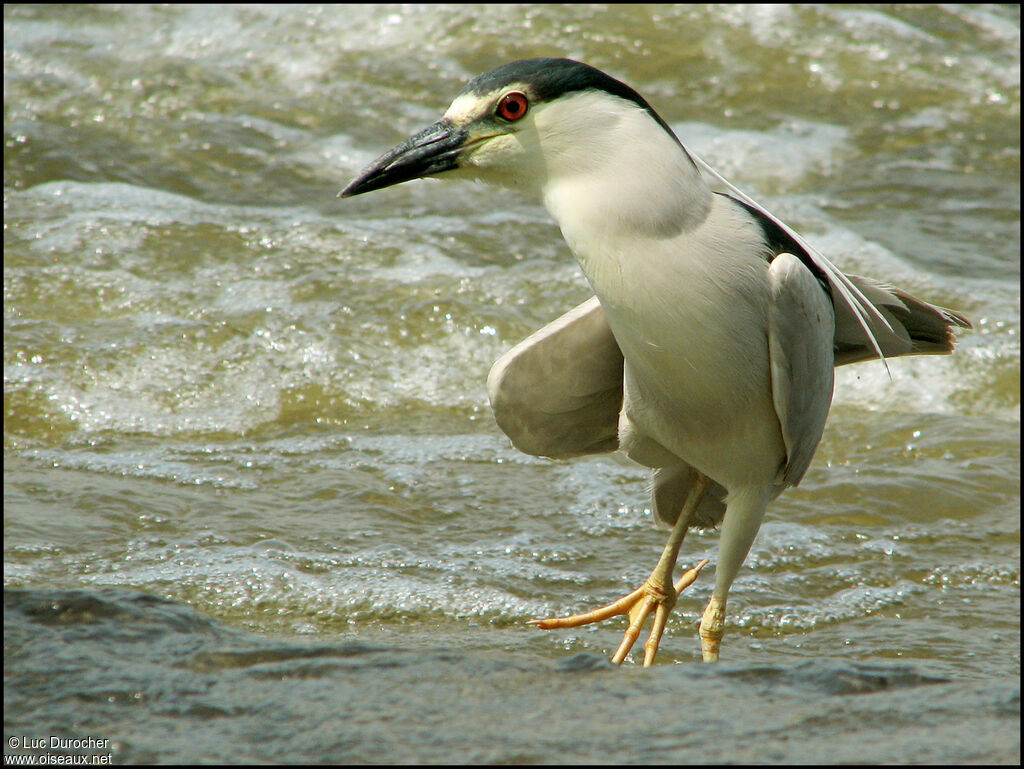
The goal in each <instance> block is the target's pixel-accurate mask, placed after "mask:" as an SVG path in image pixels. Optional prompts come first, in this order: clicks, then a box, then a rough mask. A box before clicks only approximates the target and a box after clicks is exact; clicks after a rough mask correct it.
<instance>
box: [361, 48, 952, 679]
mask: <svg viewBox="0 0 1024 769" xmlns="http://www.w3.org/2000/svg"><path fill="white" fill-rule="evenodd" d="M701 170H703V171H704V172H705V173H707V174H708V176H709V177H710V178H711V179H712V180H714V181H715V182H717V183H718V185H720V186H723V187H724V188H726V189H728V190H729V192H731V194H727V193H722V192H718V193H716V192H713V191H712V189H711V187H710V186H709V184H708V182H707V181H706V180H705V178H704V177H703V176H702V174H701ZM435 175H442V176H443V177H444V178H460V179H479V180H483V181H485V182H493V183H496V184H502V185H505V186H509V187H516V188H521V189H522V190H524V191H525V192H527V193H530V194H533V195H536V196H538V197H539V198H540V199H541V200H542V201H543V202H544V205H545V206H546V208H547V210H548V211H549V212H550V213H551V215H552V216H553V217H554V218H555V220H556V221H557V222H558V225H559V227H561V230H562V235H563V236H564V237H565V240H566V242H567V243H568V244H569V248H570V249H571V250H572V252H573V254H574V255H575V257H576V259H577V260H578V261H579V264H580V267H582V268H583V272H584V274H585V275H586V277H587V280H588V281H589V282H590V285H591V287H592V288H593V289H594V293H595V294H596V295H597V296H596V297H594V298H592V299H590V300H589V301H587V302H584V303H583V304H582V305H580V306H578V307H576V308H575V309H573V310H570V311H569V312H568V313H566V314H565V315H563V316H562V317H561V318H558V319H557V320H555V321H553V322H552V323H550V324H548V325H547V326H545V327H544V328H542V329H541V330H540V331H537V332H536V333H535V334H533V335H532V336H530V337H529V338H528V339H526V340H525V341H523V342H521V343H520V344H519V345H517V346H516V347H514V348H513V349H512V350H510V351H509V352H508V353H506V354H505V355H503V356H502V357H501V358H500V359H499V360H498V361H497V363H495V364H494V367H493V368H492V370H491V373H490V376H489V377H488V381H487V387H488V393H489V395H490V399H491V406H492V408H493V409H494V415H495V419H496V420H497V423H498V425H499V426H500V427H501V429H502V430H503V431H504V432H505V433H506V434H507V435H508V437H509V438H511V440H512V443H513V444H515V446H516V447H518V448H519V449H521V450H522V451H524V452H526V453H528V454H535V455H539V456H546V457H554V458H564V457H573V456H579V455H582V454H590V453H596V452H604V451H612V450H615V449H619V450H621V451H623V452H625V453H626V455H628V456H629V457H630V458H631V459H634V460H635V461H637V462H639V463H640V464H642V465H646V466H647V467H651V468H653V469H654V484H653V494H652V495H653V511H654V515H655V518H656V520H657V521H658V522H659V523H660V524H663V525H665V526H669V527H671V529H672V531H671V534H670V536H669V540H668V543H667V544H666V546H665V550H664V552H663V554H662V556H661V559H660V560H659V561H658V564H657V566H656V567H655V569H654V571H653V572H652V574H651V576H650V578H649V579H648V580H647V581H646V582H645V583H644V584H643V585H642V586H641V587H639V588H638V589H637V590H635V591H633V592H632V593H630V594H629V595H627V596H625V597H623V598H621V599H620V600H618V601H615V602H614V603H612V604H609V605H608V606H605V607H602V608H600V609H596V610H594V611H592V612H587V613H585V614H578V615H574V616H571V617H563V618H555V619H545V620H536V621H535V623H536V624H537V625H539V626H540V627H542V628H556V627H573V626H577V625H582V624H585V623H589V622H595V621H598V620H602V619H606V618H608V617H612V616H615V615H618V614H628V615H629V627H628V629H627V630H626V634H625V638H624V639H623V641H622V644H621V645H620V646H619V648H618V650H617V651H616V652H615V654H614V656H613V657H612V661H613V662H615V663H621V662H622V660H623V659H624V658H625V656H626V655H627V654H628V653H629V650H630V648H632V645H633V643H634V641H635V640H636V639H637V637H638V636H639V634H640V629H641V626H642V624H643V622H644V621H645V619H646V617H647V616H648V615H649V614H650V613H651V612H652V611H653V612H654V621H653V627H652V629H651V632H650V636H649V639H648V641H647V643H646V645H645V652H644V665H650V664H651V662H652V661H653V659H654V655H655V653H656V652H657V650H658V644H659V642H660V640H661V635H662V633H663V631H664V629H665V622H666V620H667V618H668V614H669V612H670V611H671V610H672V607H673V606H674V604H675V602H676V597H677V595H678V593H679V591H681V590H682V589H683V588H684V587H686V586H687V585H689V584H690V583H691V582H692V581H693V580H694V579H695V578H696V576H697V573H698V572H699V571H700V569H701V568H702V567H703V566H704V565H705V564H706V563H707V561H702V562H701V563H699V564H697V565H696V566H694V567H693V568H692V569H690V570H689V571H687V572H686V573H685V574H684V575H683V576H682V577H681V578H680V580H679V581H678V582H677V583H675V584H673V582H672V573H673V569H674V568H675V564H676V559H677V557H678V554H679V548H680V545H681V544H682V541H683V537H684V536H685V535H686V531H687V529H688V528H689V527H690V526H698V527H707V526H715V525H718V524H721V527H722V530H721V540H720V545H719V552H718V564H717V568H716V573H715V587H714V590H713V592H712V595H711V600H710V601H709V602H708V605H707V609H706V610H705V611H704V615H703V617H702V619H701V623H700V631H699V632H700V639H701V648H702V652H703V657H704V660H705V661H713V660H716V659H718V650H719V644H720V642H721V638H722V634H723V631H724V622H725V603H726V596H727V595H728V593H729V588H730V586H731V585H732V582H733V579H734V578H735V577H736V573H737V571H738V570H739V568H740V565H741V564H742V563H743V560H744V558H746V556H747V552H748V551H749V549H750V546H751V543H752V542H753V540H754V536H755V535H756V533H757V530H758V528H759V527H760V525H761V518H762V516H763V515H764V512H765V509H766V508H767V506H768V503H769V502H771V501H772V500H773V499H774V498H775V497H777V496H778V495H779V494H780V493H781V492H782V491H783V490H784V489H785V488H786V487H787V486H795V485H796V484H797V483H799V482H800V479H801V478H802V477H803V475H804V473H805V472H806V470H807V466H808V464H809V463H810V461H811V457H812V456H813V455H814V451H815V449H816V447H817V445H818V441H819V440H820V438H821V433H822V430H823V429H824V426H825V417H826V416H827V414H828V408H829V404H830V402H831V400H832V383H833V368H834V367H835V366H838V365H842V364H844V363H853V362H855V361H861V360H866V359H869V358H873V357H881V358H883V360H884V358H885V357H894V356H898V355H910V354H915V353H948V352H950V351H951V350H952V349H953V334H952V329H953V327H954V326H960V327H963V328H969V327H970V324H969V322H968V321H967V319H966V318H964V317H963V316H961V315H959V314H958V313H955V312H952V311H950V310H946V309H943V308H941V307H936V306H934V305H931V304H928V303H927V302H923V301H921V300H920V299H916V298H915V297H912V296H910V295H909V294H907V293H905V292H904V291H901V290H899V289H897V288H893V287H892V286H889V285H886V284H883V283H879V282H877V281H874V280H871V279H869V278H862V277H858V276H854V275H844V274H843V273H842V272H840V271H839V270H838V269H837V268H836V267H835V266H834V265H833V264H832V263H831V262H829V261H828V260H827V259H826V258H825V257H824V256H822V255H821V254H820V253H818V252H817V251H816V250H815V249H814V248H813V247H811V246H810V245H809V244H808V243H807V242H806V241H805V240H804V239H803V238H801V237H800V236H799V235H798V234H796V233H795V232H794V231H793V230H791V229H790V228H789V227H787V226H786V225H785V224H783V223H782V222H781V221H779V220H778V219H777V218H776V217H774V216H772V215H771V214H770V213H769V212H768V211H766V210H765V209H764V208H762V207H761V206H760V205H758V204H757V203H756V202H754V201H753V200H751V199H750V198H748V197H746V196H745V195H743V193H741V192H740V191H739V190H737V189H736V188H735V187H733V186H732V185H731V184H729V183H728V182H726V181H725V180H724V179H723V178H722V177H721V176H719V175H718V174H717V173H715V171H714V170H713V169H711V168H710V167H709V166H708V165H707V164H705V163H704V162H703V161H701V160H700V158H698V157H696V156H695V155H694V154H693V153H690V152H688V151H687V150H686V148H685V147H683V145H682V144H681V143H680V142H679V140H678V139H677V138H676V136H675V134H673V133H672V130H671V129H670V128H669V127H668V124H667V123H666V122H665V121H664V120H662V119H661V117H659V116H658V114H657V113H656V112H655V111H654V110H653V109H652V108H651V106H650V105H649V104H648V103H647V102H646V101H644V99H643V98H642V97H641V96H640V95H639V94H637V93H636V91H634V90H633V89H632V88H630V87H629V86H627V85H625V84H624V83H621V82H619V81H618V80H615V79H614V78H612V77H610V76H608V75H606V74H604V73H603V72H601V71H599V70H597V69H594V68H593V67H590V66H587V65H586V64H581V63H579V62H575V61H569V60H566V59H528V60H525V61H517V62H513V63H511V64H506V65H504V66H501V67H498V68H497V69H495V70H492V71H491V72H488V73H486V74H483V75H480V76H479V77H477V78H475V79H474V80H472V81H471V82H470V83H469V84H468V85H467V86H466V87H465V88H464V89H463V90H462V92H461V93H460V94H459V95H458V96H457V97H456V98H455V101H453V102H452V104H451V106H450V107H449V108H448V111H447V112H446V113H445V114H444V117H442V118H441V120H439V121H438V122H437V123H434V124H433V125H431V126H429V127H428V128H426V129H424V130H423V131H421V132H419V133H418V134H416V135H415V136H413V137H411V138H409V139H407V140H406V141H404V142H403V143H401V144H399V145H398V146H397V147H395V148H394V149H392V150H391V151H389V152H387V153H386V154H384V155H383V156H382V157H381V158H380V159H378V160H377V161H376V162H374V163H373V164H372V165H370V166H369V167H368V168H367V169H366V170H365V171H363V172H362V173H361V174H360V175H359V178H357V179H356V180H355V181H353V182H352V183H351V184H349V185H348V187H346V188H345V189H344V190H343V191H342V193H341V195H342V196H343V197H349V196H352V195H359V194H361V193H364V192H369V191H371V190H376V189H380V188H382V187H387V186H390V185H393V184H398V183H399V182H404V181H408V180H410V179H417V178H421V177H424V176H435Z"/></svg>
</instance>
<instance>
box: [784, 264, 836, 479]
mask: <svg viewBox="0 0 1024 769" xmlns="http://www.w3.org/2000/svg"><path fill="white" fill-rule="evenodd" d="M768 282H769V288H770V300H769V305H768V351H769V358H770V361H771V375H772V402H773V403H774V405H775V413H776V414H777V415H778V417H779V423H780V425H781V426H782V438H783V441H784V443H785V445H786V461H785V462H784V463H783V466H782V467H781V468H780V469H779V474H778V476H777V478H776V482H777V483H779V484H781V485H785V486H795V485H796V484H798V483H799V482H800V479H801V478H802V477H803V475H804V473H805V472H806V470H807V466H808V465H810V463H811V458H812V457H813V456H814V451H815V449H816V448H817V447H818V441H820V440H821V433H822V431H823V430H824V429H825V419H826V417H827V416H828V407H829V405H830V404H831V402H832V385H833V378H834V375H833V369H834V355H833V349H832V348H833V341H834V336H835V317H834V311H833V309H832V301H831V299H830V297H829V295H828V294H827V293H826V292H825V290H824V288H823V287H822V286H821V284H820V283H819V282H818V280H817V278H815V277H814V275H813V274H812V273H811V271H810V270H809V269H808V268H807V267H806V266H805V265H804V264H803V262H801V261H800V260H799V259H798V258H797V257H795V256H793V255H792V254H779V255H778V256H776V257H775V259H774V260H773V261H772V264H771V267H769V269H768Z"/></svg>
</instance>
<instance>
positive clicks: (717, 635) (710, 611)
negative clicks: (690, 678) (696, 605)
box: [700, 594, 725, 662]
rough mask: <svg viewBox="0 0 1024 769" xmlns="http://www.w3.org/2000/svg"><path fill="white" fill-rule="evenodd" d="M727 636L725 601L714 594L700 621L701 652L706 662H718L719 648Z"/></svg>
mask: <svg viewBox="0 0 1024 769" xmlns="http://www.w3.org/2000/svg"><path fill="white" fill-rule="evenodd" d="M723 635H725V599H724V598H722V599H719V598H718V596H716V595H714V594H712V595H711V600H710V601H708V607H707V608H706V609H705V610H704V616H703V617H701V620H700V651H701V655H702V656H703V658H704V661H705V662H718V648H719V647H720V646H721V645H722V636H723Z"/></svg>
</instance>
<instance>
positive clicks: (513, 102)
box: [497, 91, 530, 123]
mask: <svg viewBox="0 0 1024 769" xmlns="http://www.w3.org/2000/svg"><path fill="white" fill-rule="evenodd" d="M529 107H530V102H529V101H527V99H526V94H524V93H520V92H519V91H511V92H509V93H507V94H505V95H504V96H502V97H501V100H500V101H499V102H498V109H497V114H498V117H500V118H502V119H503V120H507V121H509V122H510V123H514V122H515V121H517V120H519V119H520V118H521V117H522V116H523V115H525V114H526V110H527V109H529Z"/></svg>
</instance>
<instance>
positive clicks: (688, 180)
mask: <svg viewBox="0 0 1024 769" xmlns="http://www.w3.org/2000/svg"><path fill="white" fill-rule="evenodd" d="M617 117H618V119H617V120H616V122H615V124H614V125H613V126H612V127H611V129H610V130H607V129H608V126H607V125H606V126H605V129H606V130H604V131H603V132H602V133H601V134H600V136H599V137H598V138H597V139H596V140H595V141H591V142H589V143H588V144H587V147H586V153H585V154H583V152H582V151H580V152H578V153H577V154H578V156H577V158H576V159H575V162H567V153H565V152H564V151H563V152H561V153H560V156H559V162H558V163H551V164H549V167H548V168H549V172H548V177H547V179H546V180H545V184H544V186H543V189H542V194H543V198H544V205H545V206H546V208H547V209H548V211H549V212H550V213H551V215H552V216H553V217H554V218H555V220H556V221H557V222H558V224H559V226H560V227H561V228H562V232H563V234H564V235H565V237H566V239H567V240H568V241H569V242H570V243H573V242H576V243H580V244H582V243H583V242H585V241H588V240H592V239H595V238H598V239H608V238H611V239H615V238H617V237H621V236H624V237H628V238H630V239H637V238H654V239H662V238H672V237H676V236H678V235H680V234H682V233H685V232H688V231H691V230H694V229H696V228H697V227H698V226H699V225H700V224H701V223H702V222H703V221H704V220H705V219H706V218H707V216H708V213H709V211H710V210H711V203H712V193H711V189H710V188H709V187H708V185H707V183H706V182H705V181H704V179H703V178H702V177H701V175H700V172H699V171H698V170H697V169H696V167H695V166H694V165H693V162H692V161H691V160H690V158H689V156H688V155H687V154H686V152H685V150H683V148H682V147H681V146H680V145H679V144H678V143H677V142H676V141H675V139H674V138H673V137H672V136H670V135H669V134H668V133H666V131H665V130H664V129H663V128H662V127H661V126H660V125H658V124H657V123H656V122H655V121H654V120H653V119H651V118H650V116H649V115H647V113H646V112H644V111H642V110H637V109H634V110H632V111H631V112H628V113H625V114H623V115H620V116H617ZM568 157H570V158H571V155H570V156H568Z"/></svg>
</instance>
